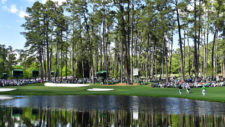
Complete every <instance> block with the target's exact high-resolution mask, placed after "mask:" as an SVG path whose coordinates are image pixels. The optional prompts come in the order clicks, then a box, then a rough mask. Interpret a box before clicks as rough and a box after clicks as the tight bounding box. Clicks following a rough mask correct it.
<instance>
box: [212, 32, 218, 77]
mask: <svg viewBox="0 0 225 127" xmlns="http://www.w3.org/2000/svg"><path fill="white" fill-rule="evenodd" d="M216 35H217V28H215V32H214V36H213V45H212V59H211V60H212V61H211V66H212V80H213V79H214V65H213V62H214V52H215V51H214V50H215V43H216Z"/></svg>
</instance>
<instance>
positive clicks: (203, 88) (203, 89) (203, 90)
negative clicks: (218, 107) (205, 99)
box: [202, 85, 206, 96]
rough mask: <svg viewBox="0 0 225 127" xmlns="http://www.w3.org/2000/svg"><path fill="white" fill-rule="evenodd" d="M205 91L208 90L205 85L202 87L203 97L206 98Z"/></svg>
mask: <svg viewBox="0 0 225 127" xmlns="http://www.w3.org/2000/svg"><path fill="white" fill-rule="evenodd" d="M205 90H206V88H205V85H203V86H202V95H203V96H205Z"/></svg>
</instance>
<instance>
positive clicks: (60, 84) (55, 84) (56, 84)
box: [45, 83, 89, 87]
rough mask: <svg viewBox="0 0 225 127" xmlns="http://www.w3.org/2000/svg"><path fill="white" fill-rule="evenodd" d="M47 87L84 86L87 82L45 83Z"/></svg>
mask: <svg viewBox="0 0 225 127" xmlns="http://www.w3.org/2000/svg"><path fill="white" fill-rule="evenodd" d="M45 86H47V87H86V86H89V84H68V83H45Z"/></svg>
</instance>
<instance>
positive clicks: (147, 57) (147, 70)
mask: <svg viewBox="0 0 225 127" xmlns="http://www.w3.org/2000/svg"><path fill="white" fill-rule="evenodd" d="M149 48H150V37H149V33H148V35H147V48H146V49H147V51H146V67H145V72H146V82H147V81H148V78H149V76H148V73H149Z"/></svg>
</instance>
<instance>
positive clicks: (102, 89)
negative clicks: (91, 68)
mask: <svg viewBox="0 0 225 127" xmlns="http://www.w3.org/2000/svg"><path fill="white" fill-rule="evenodd" d="M87 90H88V91H112V90H114V89H106V88H92V89H87Z"/></svg>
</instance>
